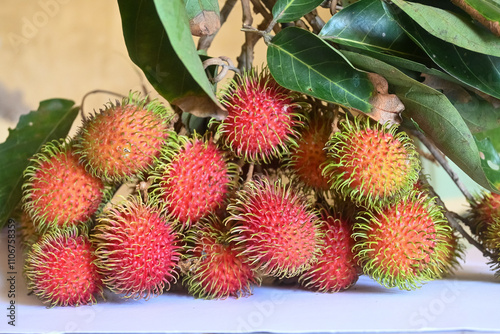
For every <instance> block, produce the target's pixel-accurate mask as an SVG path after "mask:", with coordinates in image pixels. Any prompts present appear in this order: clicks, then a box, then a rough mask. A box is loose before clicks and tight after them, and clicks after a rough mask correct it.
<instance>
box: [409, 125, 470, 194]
mask: <svg viewBox="0 0 500 334" xmlns="http://www.w3.org/2000/svg"><path fill="white" fill-rule="evenodd" d="M412 133H413V135H414V136H415V137H417V138H418V139H419V140H420V142H421V143H422V144H424V145H425V147H427V149H428V150H429V152H431V154H432V155H433V156H434V158H435V159H436V160H437V161H438V162H439V164H440V165H441V166H442V167H443V169H444V170H445V171H446V173H448V175H449V176H450V177H451V179H452V180H453V182H455V184H456V185H457V187H458V189H460V191H461V192H462V194H463V195H464V196H465V198H467V200H468V201H469V202H473V201H474V197H473V196H472V195H471V193H470V192H469V190H468V189H467V188H466V187H465V186H464V184H463V183H462V181H461V180H460V178H459V177H458V175H457V173H455V171H454V170H453V169H452V168H451V167H450V165H449V164H448V161H447V160H446V157H445V156H444V155H443V154H442V153H441V151H439V149H438V148H437V147H436V146H435V145H434V143H432V142H431V141H430V140H429V139H428V138H427V137H426V136H425V135H424V134H423V133H422V132H420V131H418V130H417V131H412Z"/></svg>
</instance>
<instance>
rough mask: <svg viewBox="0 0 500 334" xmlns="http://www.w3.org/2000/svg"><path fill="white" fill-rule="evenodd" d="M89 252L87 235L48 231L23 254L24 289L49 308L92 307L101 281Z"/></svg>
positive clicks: (65, 231)
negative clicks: (26, 283) (24, 260)
mask: <svg viewBox="0 0 500 334" xmlns="http://www.w3.org/2000/svg"><path fill="white" fill-rule="evenodd" d="M93 251H94V250H93V248H92V245H91V243H90V241H89V240H88V237H87V235H86V234H79V233H78V232H77V230H76V229H64V230H51V231H48V232H47V233H45V234H44V235H43V236H42V238H41V239H40V240H39V241H38V242H36V243H34V244H33V245H32V247H31V248H30V250H29V251H28V253H27V256H26V262H25V275H26V278H27V280H28V289H29V290H31V291H33V293H34V294H35V295H36V296H37V297H38V298H40V300H41V301H42V302H43V303H46V304H50V305H51V306H79V305H85V304H94V303H96V296H98V295H102V281H101V277H100V276H99V274H98V273H97V267H96V265H95V263H94V260H95V255H94V253H93Z"/></svg>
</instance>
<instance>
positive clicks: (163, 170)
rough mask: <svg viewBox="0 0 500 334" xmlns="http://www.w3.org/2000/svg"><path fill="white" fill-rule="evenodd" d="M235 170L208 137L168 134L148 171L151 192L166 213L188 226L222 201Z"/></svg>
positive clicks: (221, 203) (211, 210) (218, 206)
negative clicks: (156, 158)
mask: <svg viewBox="0 0 500 334" xmlns="http://www.w3.org/2000/svg"><path fill="white" fill-rule="evenodd" d="M236 170H237V167H236V165H235V164H234V163H230V162H229V161H228V157H227V153H226V152H224V151H222V150H220V149H219V148H218V147H217V146H216V145H215V144H214V143H213V141H212V139H211V138H208V137H204V138H200V137H198V136H195V137H194V138H193V139H189V138H187V137H185V136H178V135H176V134H175V133H172V134H171V135H170V138H169V140H168V144H167V145H166V146H165V147H164V149H163V150H162V153H161V157H160V159H159V161H158V164H157V167H156V169H155V171H154V172H153V173H152V177H153V180H154V181H153V182H154V183H155V190H154V191H155V194H158V197H159V198H160V199H161V200H163V201H164V202H165V207H166V210H167V212H168V213H169V215H171V216H172V217H173V218H175V219H176V220H178V221H179V222H180V223H181V224H182V227H183V228H185V227H189V226H190V225H191V224H192V223H193V222H196V221H198V220H199V219H200V218H202V217H205V216H207V215H208V214H209V213H211V212H214V211H215V210H216V209H218V208H220V207H222V206H223V205H224V204H225V202H226V199H227V196H228V193H229V191H230V189H231V183H232V182H233V181H234V178H235V177H236V175H237V172H236Z"/></svg>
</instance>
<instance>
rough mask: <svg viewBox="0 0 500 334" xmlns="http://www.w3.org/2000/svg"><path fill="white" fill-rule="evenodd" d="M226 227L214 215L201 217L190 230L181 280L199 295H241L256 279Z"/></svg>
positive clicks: (194, 293)
mask: <svg viewBox="0 0 500 334" xmlns="http://www.w3.org/2000/svg"><path fill="white" fill-rule="evenodd" d="M233 237H234V236H231V234H230V233H229V230H228V228H227V227H226V226H224V225H223V224H222V223H221V222H220V219H219V218H218V217H216V216H214V215H210V216H209V217H207V218H205V219H203V220H201V221H200V222H199V223H198V224H197V226H195V227H194V228H193V229H192V231H191V236H190V238H189V239H190V242H189V243H188V244H190V245H191V246H187V250H186V254H187V260H186V261H188V262H189V263H190V264H191V266H190V268H189V270H188V271H187V272H186V276H185V279H184V283H185V284H186V285H187V287H188V291H189V293H190V294H192V295H194V296H196V297H199V298H218V299H219V298H227V297H243V296H247V295H249V294H250V293H251V285H252V284H256V283H257V282H258V281H259V280H258V278H257V277H256V275H255V272H254V271H253V270H252V268H251V267H250V265H249V264H248V263H246V262H245V261H244V259H243V256H242V254H241V252H242V249H241V247H238V246H237V245H236V242H235V241H234V240H232V238H233Z"/></svg>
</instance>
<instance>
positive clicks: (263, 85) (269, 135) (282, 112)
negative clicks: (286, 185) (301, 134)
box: [218, 70, 302, 162]
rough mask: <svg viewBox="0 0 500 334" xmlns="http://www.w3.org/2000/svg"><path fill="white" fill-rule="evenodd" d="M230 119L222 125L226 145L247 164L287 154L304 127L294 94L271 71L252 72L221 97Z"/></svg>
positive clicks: (219, 130)
mask: <svg viewBox="0 0 500 334" xmlns="http://www.w3.org/2000/svg"><path fill="white" fill-rule="evenodd" d="M222 104H223V105H224V106H225V107H226V109H227V111H228V116H227V117H226V118H225V119H224V121H223V122H222V123H221V124H220V125H219V128H218V133H220V134H221V136H222V138H223V140H224V142H225V145H226V146H227V147H229V149H230V150H231V151H232V152H233V153H234V154H235V155H236V156H237V157H240V158H244V159H245V160H246V161H250V162H253V161H263V162H269V161H270V159H271V158H273V157H280V156H281V155H282V154H283V153H284V152H287V150H288V146H289V145H290V144H293V143H294V142H295V138H296V136H297V128H298V127H300V126H301V125H302V121H301V120H300V115H299V114H298V113H296V110H297V109H298V107H297V105H296V104H295V103H294V101H293V95H292V92H291V91H289V90H288V89H286V88H283V87H281V86H280V85H278V83H277V82H276V81H275V80H274V79H273V78H272V76H271V75H270V73H269V71H267V70H263V71H262V72H261V73H260V74H257V73H256V72H255V71H250V72H249V73H246V74H244V75H243V76H240V77H238V78H237V79H236V80H234V81H232V82H231V84H230V86H229V88H228V89H227V91H226V92H225V93H224V94H223V96H222Z"/></svg>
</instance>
